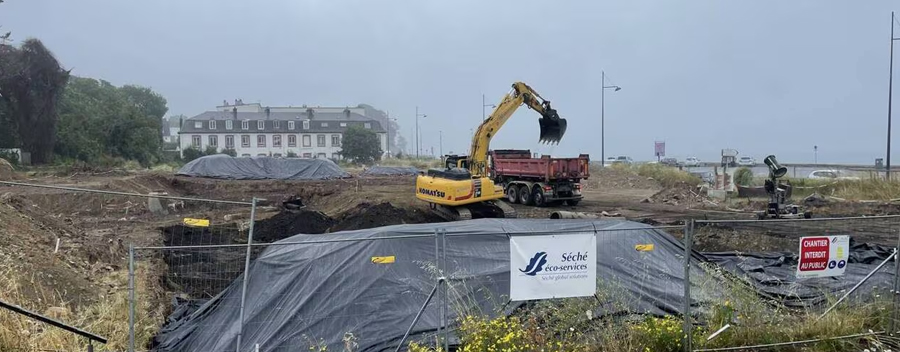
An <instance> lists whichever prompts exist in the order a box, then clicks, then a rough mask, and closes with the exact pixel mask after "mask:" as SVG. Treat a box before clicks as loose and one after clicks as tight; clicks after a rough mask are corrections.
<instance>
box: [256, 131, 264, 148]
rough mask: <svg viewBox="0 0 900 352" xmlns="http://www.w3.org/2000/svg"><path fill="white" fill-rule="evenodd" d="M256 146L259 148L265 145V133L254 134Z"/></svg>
mask: <svg viewBox="0 0 900 352" xmlns="http://www.w3.org/2000/svg"><path fill="white" fill-rule="evenodd" d="M256 146H257V147H260V148H262V147H265V146H266V135H264V134H261V135H257V136H256Z"/></svg>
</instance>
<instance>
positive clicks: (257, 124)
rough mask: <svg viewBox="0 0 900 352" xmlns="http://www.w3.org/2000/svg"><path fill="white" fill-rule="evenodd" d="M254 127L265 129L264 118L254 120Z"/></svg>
mask: <svg viewBox="0 0 900 352" xmlns="http://www.w3.org/2000/svg"><path fill="white" fill-rule="evenodd" d="M256 129H258V130H264V129H266V121H265V120H259V121H256Z"/></svg>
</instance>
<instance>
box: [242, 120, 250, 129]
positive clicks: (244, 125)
mask: <svg viewBox="0 0 900 352" xmlns="http://www.w3.org/2000/svg"><path fill="white" fill-rule="evenodd" d="M241 129H242V130H249V129H250V121H247V120H244V121H241Z"/></svg>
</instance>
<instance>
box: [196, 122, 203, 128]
mask: <svg viewBox="0 0 900 352" xmlns="http://www.w3.org/2000/svg"><path fill="white" fill-rule="evenodd" d="M194 128H203V121H194Z"/></svg>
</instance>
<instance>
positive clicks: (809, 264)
mask: <svg viewBox="0 0 900 352" xmlns="http://www.w3.org/2000/svg"><path fill="white" fill-rule="evenodd" d="M849 258H850V236H816V237H801V238H800V258H799V260H797V278H798V279H808V278H814V277H831V276H841V275H844V269H846V268H847V260H849Z"/></svg>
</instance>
